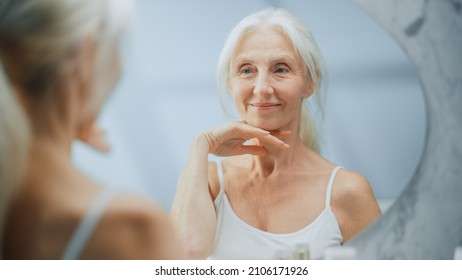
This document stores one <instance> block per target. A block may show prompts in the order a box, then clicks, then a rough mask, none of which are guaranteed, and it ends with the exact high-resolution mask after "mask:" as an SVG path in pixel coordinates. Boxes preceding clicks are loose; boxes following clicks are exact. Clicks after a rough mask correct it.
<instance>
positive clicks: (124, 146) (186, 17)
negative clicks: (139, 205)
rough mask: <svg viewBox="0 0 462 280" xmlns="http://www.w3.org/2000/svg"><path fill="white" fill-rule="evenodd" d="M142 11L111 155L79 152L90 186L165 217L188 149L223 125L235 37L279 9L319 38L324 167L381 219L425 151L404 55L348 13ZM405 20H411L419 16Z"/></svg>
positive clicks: (246, 5)
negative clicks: (131, 198) (234, 31)
mask: <svg viewBox="0 0 462 280" xmlns="http://www.w3.org/2000/svg"><path fill="white" fill-rule="evenodd" d="M136 4H137V6H136V10H137V11H136V16H135V19H134V22H133V27H132V32H131V35H130V36H129V39H128V46H127V48H126V49H125V52H126V54H125V62H126V65H125V66H126V67H125V73H124V76H123V79H122V80H121V82H120V84H119V86H118V88H117V89H116V91H115V92H114V94H113V96H112V98H111V99H110V101H109V102H108V104H107V106H106V108H105V110H104V111H103V113H102V116H101V122H100V123H101V126H103V127H104V128H105V129H107V130H108V140H109V141H110V142H111V144H112V145H113V151H112V152H111V154H109V155H100V154H98V153H96V152H94V151H92V150H90V149H88V148H87V147H85V146H83V145H81V144H76V145H75V150H74V154H73V156H74V160H75V162H76V164H77V165H78V166H79V167H80V168H81V169H82V170H84V171H85V172H87V173H88V174H90V175H91V176H93V177H94V178H95V179H97V180H99V181H101V182H103V183H104V184H106V185H108V186H111V187H116V188H120V189H123V190H127V191H132V192H137V193H141V194H144V195H147V196H149V197H151V198H153V199H155V200H156V201H158V202H159V203H160V204H161V205H162V207H163V208H164V209H165V210H166V211H168V209H169V208H170V204H171V201H172V199H173V196H174V193H175V188H176V181H177V178H178V175H179V173H180V171H181V168H182V167H183V166H184V164H185V162H186V159H187V153H188V148H189V144H190V143H191V141H192V139H193V138H194V136H195V135H196V134H198V133H199V132H201V131H203V130H205V129H207V128H209V127H212V126H216V125H219V124H222V123H224V122H226V121H227V120H228V119H227V118H226V117H225V116H224V114H223V112H222V110H221V107H220V105H219V102H218V98H217V95H216V90H215V67H216V62H217V59H218V55H219V53H220V50H221V47H222V46H223V43H224V40H225V38H226V36H227V34H228V32H229V31H230V30H231V28H232V27H233V26H234V25H235V24H236V23H237V22H238V21H239V20H240V19H242V18H243V17H245V16H247V15H249V14H251V13H253V12H255V11H258V10H260V9H263V8H265V7H269V6H278V7H283V8H286V9H287V10H289V11H290V12H292V13H293V14H295V15H296V16H298V17H299V18H300V19H301V20H302V21H303V22H304V23H306V25H308V26H309V27H310V28H311V29H312V31H313V34H314V36H315V38H316V39H317V42H318V44H319V47H320V49H321V53H322V54H323V57H324V59H325V61H326V64H327V70H328V73H329V84H328V90H327V96H326V100H327V102H326V108H325V111H326V113H325V124H324V131H325V139H326V147H325V150H324V152H323V153H324V155H325V156H326V157H327V158H328V159H330V160H331V161H333V162H335V163H337V164H339V165H343V166H345V167H347V168H349V169H351V170H354V171H357V172H359V173H361V174H363V175H365V176H366V177H367V178H368V179H369V181H370V183H371V185H372V186H373V190H374V192H375V194H376V196H377V198H378V199H379V201H380V204H381V206H382V207H383V209H386V208H387V207H388V206H389V203H391V202H392V201H393V200H394V198H396V196H397V195H399V193H401V191H402V190H403V188H404V186H406V185H407V184H408V182H409V180H410V178H411V177H412V174H413V173H414V171H415V168H416V166H417V162H418V161H419V160H420V158H421V153H422V148H423V145H424V135H425V125H426V114H425V106H424V99H423V96H422V93H421V88H420V84H419V81H418V79H417V76H416V74H415V71H414V69H413V68H412V66H411V64H410V62H409V60H408V58H407V57H406V56H405V54H404V52H403V51H402V49H401V48H400V47H399V46H398V44H397V43H396V42H395V41H394V40H393V39H392V38H391V36H390V35H388V33H386V31H384V30H383V29H382V28H381V27H380V26H379V25H378V24H377V23H376V22H375V21H374V20H373V19H372V18H370V16H369V15H367V14H366V13H365V12H363V11H362V10H360V9H359V8H358V7H357V6H355V5H354V4H352V3H351V2H350V1H347V0H313V1H303V0H286V1H244V0H238V1H224V0H222V1H214V0H198V1H180V0H174V1H157V0H155V1H153V0H137V1H136ZM404 12H409V17H410V18H412V16H413V14H412V13H413V11H412V10H409V11H404Z"/></svg>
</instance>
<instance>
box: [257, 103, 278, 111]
mask: <svg viewBox="0 0 462 280" xmlns="http://www.w3.org/2000/svg"><path fill="white" fill-rule="evenodd" d="M249 106H252V107H254V108H257V109H262V110H264V109H272V108H276V107H278V106H281V104H277V103H249Z"/></svg>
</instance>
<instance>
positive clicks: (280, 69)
mask: <svg viewBox="0 0 462 280" xmlns="http://www.w3.org/2000/svg"><path fill="white" fill-rule="evenodd" d="M275 72H276V73H278V74H285V73H287V72H288V70H287V68H284V67H278V68H276V71H275Z"/></svg>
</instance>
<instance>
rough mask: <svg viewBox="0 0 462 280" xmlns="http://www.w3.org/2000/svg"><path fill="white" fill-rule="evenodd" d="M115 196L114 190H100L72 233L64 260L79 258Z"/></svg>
mask: <svg viewBox="0 0 462 280" xmlns="http://www.w3.org/2000/svg"><path fill="white" fill-rule="evenodd" d="M116 194H117V191H115V190H114V189H110V188H105V189H103V190H101V192H100V193H99V194H98V196H97V197H96V198H95V200H94V201H93V203H92V205H91V206H90V208H89V209H88V211H87V213H86V214H85V217H83V219H82V221H81V222H80V224H79V226H78V227H77V230H76V231H75V232H74V235H73V236H72V238H71V241H70V242H69V245H68V246H67V248H66V250H65V251H64V254H63V257H62V258H63V259H64V260H75V259H78V258H79V257H80V254H81V252H82V250H83V248H84V247H85V244H86V243H87V241H88V239H89V237H90V235H91V234H92V233H93V231H94V230H95V227H96V225H97V224H98V222H99V221H100V220H101V218H102V216H103V214H104V212H105V210H106V208H107V207H108V205H109V203H110V202H111V201H112V199H113V198H114V196H115V195H116Z"/></svg>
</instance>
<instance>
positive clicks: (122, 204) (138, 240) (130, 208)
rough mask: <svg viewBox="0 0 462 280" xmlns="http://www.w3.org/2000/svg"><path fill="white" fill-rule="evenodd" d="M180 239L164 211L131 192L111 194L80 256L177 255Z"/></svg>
mask: <svg viewBox="0 0 462 280" xmlns="http://www.w3.org/2000/svg"><path fill="white" fill-rule="evenodd" d="M178 244H179V242H177V240H176V236H175V234H174V232H173V228H172V226H171V224H170V221H169V220H168V218H167V216H166V214H165V212H164V211H163V210H162V208H160V207H159V206H158V205H157V204H155V203H154V202H153V201H151V200H150V199H147V198H144V197H141V196H136V195H132V194H119V195H118V196H117V197H115V198H114V200H113V202H112V203H111V204H110V206H109V207H108V209H107V211H106V213H105V214H104V216H103V218H102V219H101V221H100V223H99V225H98V226H97V228H96V229H95V233H94V235H93V237H92V238H91V239H90V240H89V242H88V244H87V247H86V249H85V251H84V252H83V255H82V257H83V258H90V259H178V258H182V253H181V248H179V247H178Z"/></svg>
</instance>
